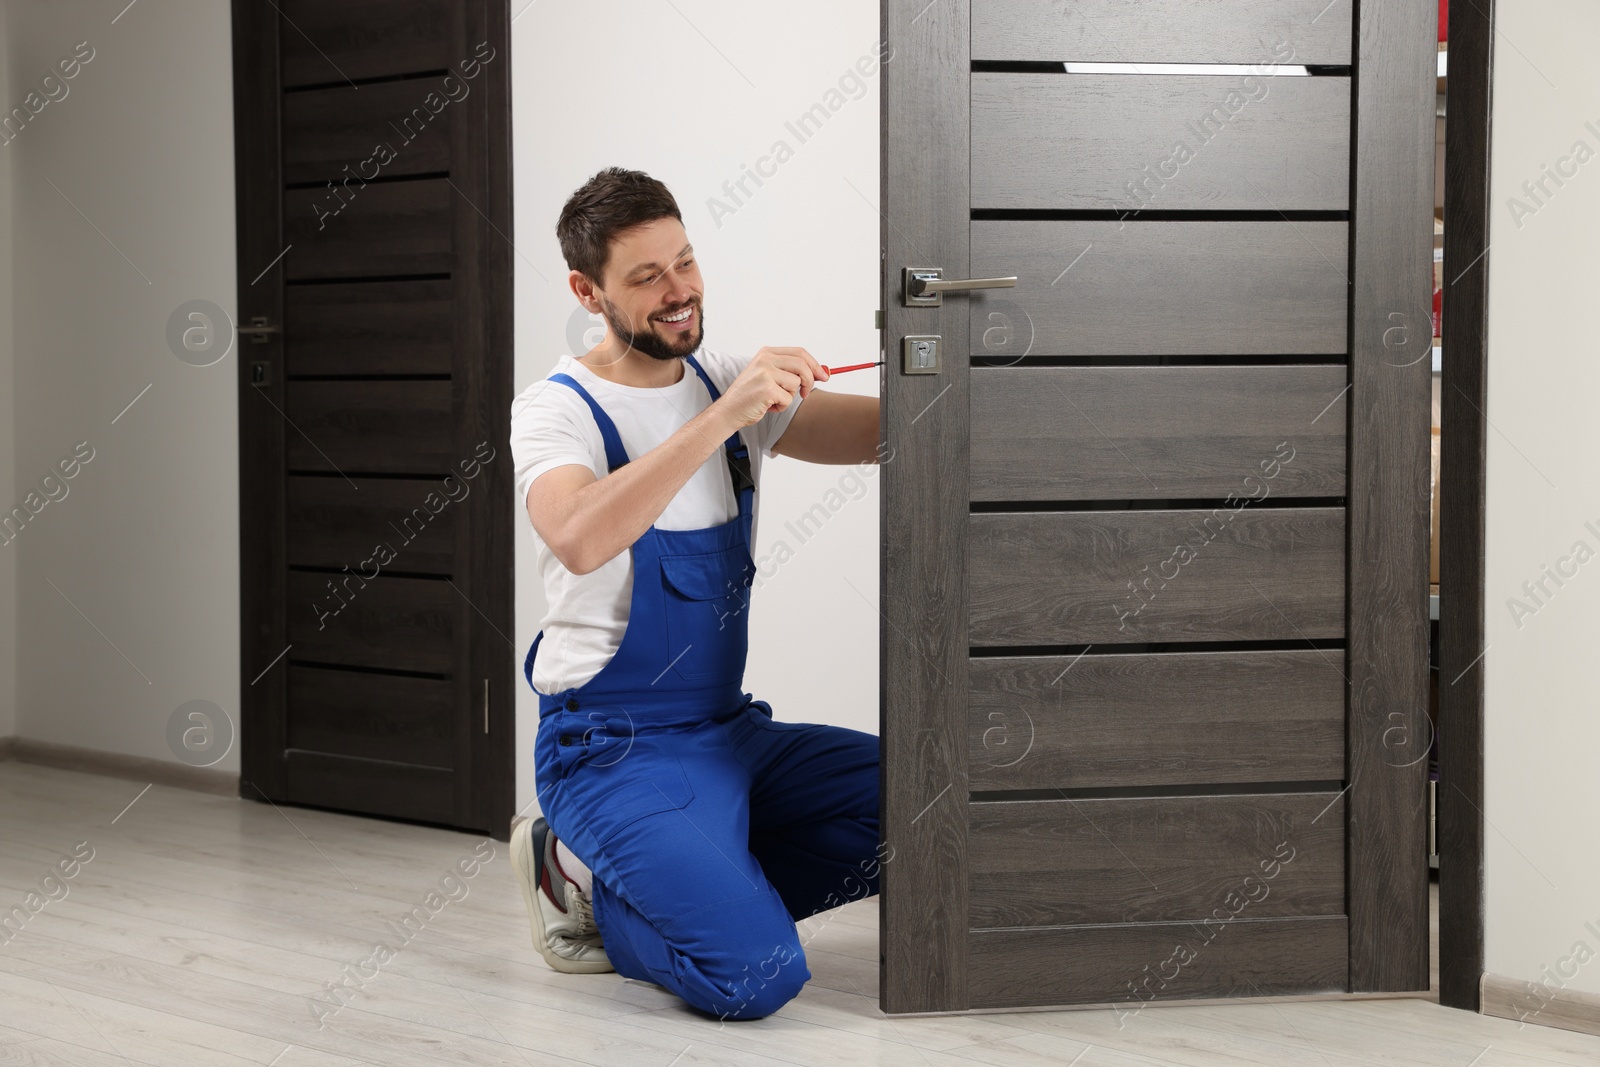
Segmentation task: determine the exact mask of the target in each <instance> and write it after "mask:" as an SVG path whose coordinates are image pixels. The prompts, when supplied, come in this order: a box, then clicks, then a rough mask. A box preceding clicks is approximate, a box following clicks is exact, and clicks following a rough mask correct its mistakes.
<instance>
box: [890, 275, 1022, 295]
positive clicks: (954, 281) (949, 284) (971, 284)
mask: <svg viewBox="0 0 1600 1067" xmlns="http://www.w3.org/2000/svg"><path fill="white" fill-rule="evenodd" d="M1016 284H1017V279H1016V278H949V279H946V278H924V277H920V276H913V277H912V285H911V295H912V296H922V295H924V294H925V293H957V292H961V291H962V290H964V289H1012V288H1015V287H1016Z"/></svg>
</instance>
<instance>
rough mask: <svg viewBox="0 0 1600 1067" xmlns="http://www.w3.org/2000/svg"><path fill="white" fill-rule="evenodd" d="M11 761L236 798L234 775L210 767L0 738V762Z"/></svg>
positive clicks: (235, 776)
mask: <svg viewBox="0 0 1600 1067" xmlns="http://www.w3.org/2000/svg"><path fill="white" fill-rule="evenodd" d="M5 759H13V760H16V761H17V762H18V763H37V764H39V765H41V766H45V767H56V768H59V769H61V770H64V771H82V772H84V773H85V774H98V775H103V776H105V777H108V778H126V779H128V780H130V781H135V782H150V783H154V784H155V785H166V786H173V787H174V788H177V789H192V790H194V791H196V792H200V793H215V794H217V795H219V796H228V797H236V796H238V795H239V775H238V773H237V772H234V771H221V770H217V769H215V768H213V767H190V766H188V765H187V764H183V763H174V762H172V761H170V760H157V759H148V758H146V757H144V756H127V755H123V754H122V753H120V752H100V751H97V750H96V749H92V748H79V747H77V746H76V745H54V744H51V743H49V742H48V741H31V740H29V739H28V738H26V737H0V760H5Z"/></svg>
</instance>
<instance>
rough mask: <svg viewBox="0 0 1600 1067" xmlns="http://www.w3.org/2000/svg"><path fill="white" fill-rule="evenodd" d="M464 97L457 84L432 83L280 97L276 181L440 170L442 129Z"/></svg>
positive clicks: (443, 167) (445, 136)
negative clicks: (279, 154) (278, 174)
mask: <svg viewBox="0 0 1600 1067" xmlns="http://www.w3.org/2000/svg"><path fill="white" fill-rule="evenodd" d="M464 85H465V86H466V88H465V89H463V88H462V87H463V86H464ZM471 91H472V89H471V86H470V85H468V84H467V83H465V82H463V81H462V80H461V79H460V78H459V77H451V78H450V79H449V83H448V84H445V82H444V79H442V78H437V77H435V78H411V79H407V80H405V81H395V82H377V83H375V84H373V85H364V86H362V87H361V88H360V89H356V88H354V87H353V86H350V85H337V86H333V87H332V88H328V89H315V90H311V91H309V92H303V93H286V94H285V95H284V98H283V180H284V181H286V182H328V181H332V182H339V181H342V180H343V179H345V178H349V177H351V176H354V177H356V178H359V179H362V180H365V181H371V180H372V179H374V178H379V177H382V178H396V177H400V176H402V175H407V174H426V173H430V172H442V171H448V170H449V169H450V164H451V162H452V156H453V153H452V152H451V151H450V124H451V122H452V120H453V119H454V118H455V117H456V116H457V115H458V114H460V112H461V110H462V109H461V108H459V107H457V106H456V101H457V100H465V99H467V97H466V96H463V93H464V92H465V93H467V94H470V93H471ZM430 105H431V106H430ZM356 184H358V185H359V182H357V183H356Z"/></svg>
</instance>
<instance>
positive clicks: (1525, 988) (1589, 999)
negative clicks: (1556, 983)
mask: <svg viewBox="0 0 1600 1067" xmlns="http://www.w3.org/2000/svg"><path fill="white" fill-rule="evenodd" d="M1482 996H1483V1001H1482V1003H1483V1014H1485V1015H1493V1016H1495V1017H1496V1018H1499V1019H1511V1020H1512V1021H1514V1022H1521V1023H1534V1024H1537V1025H1539V1026H1553V1027H1556V1028H1557V1029H1560V1030H1573V1031H1576V1032H1577V1033H1580V1034H1594V1035H1600V993H1584V992H1580V991H1578V990H1573V989H1557V988H1554V987H1552V986H1548V985H1544V984H1542V983H1538V982H1524V981H1519V980H1517V979H1515V978H1507V977H1505V976H1504V975H1499V974H1486V975H1484V976H1483V992H1482Z"/></svg>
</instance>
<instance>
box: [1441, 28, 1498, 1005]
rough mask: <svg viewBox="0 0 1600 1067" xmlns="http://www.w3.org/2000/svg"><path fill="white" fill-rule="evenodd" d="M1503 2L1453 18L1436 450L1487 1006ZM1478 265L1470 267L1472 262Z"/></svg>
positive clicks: (1452, 703) (1461, 936) (1465, 933)
mask: <svg viewBox="0 0 1600 1067" xmlns="http://www.w3.org/2000/svg"><path fill="white" fill-rule="evenodd" d="M1495 14H1496V3H1495V0H1477V3H1475V4H1469V5H1466V6H1458V7H1457V9H1456V11H1455V19H1454V21H1453V24H1452V25H1451V27H1450V37H1451V40H1450V53H1451V59H1450V62H1451V65H1452V67H1453V69H1452V70H1451V72H1450V124H1449V128H1448V134H1447V138H1446V145H1445V170H1446V174H1445V201H1446V211H1445V216H1444V220H1445V221H1444V228H1445V242H1444V247H1445V252H1444V273H1445V277H1446V278H1447V279H1450V280H1451V284H1450V287H1449V289H1448V291H1447V294H1446V296H1447V299H1448V300H1449V304H1450V314H1449V315H1448V316H1446V318H1445V322H1444V349H1445V351H1447V352H1449V353H1450V358H1449V361H1448V363H1447V364H1446V366H1445V370H1444V374H1443V379H1444V383H1443V384H1444V389H1443V397H1442V400H1443V412H1442V414H1441V419H1442V423H1441V427H1442V429H1443V431H1444V432H1443V433H1441V434H1440V441H1439V443H1440V448H1441V452H1442V454H1441V456H1440V460H1439V477H1440V479H1441V481H1442V483H1443V484H1442V485H1441V486H1440V488H1439V507H1440V516H1439V537H1440V552H1439V603H1440V605H1441V611H1440V613H1439V675H1440V677H1441V678H1442V679H1444V680H1445V681H1446V682H1448V683H1449V684H1447V685H1441V686H1440V687H1439V722H1440V728H1439V813H1438V814H1439V1003H1441V1004H1446V1005H1449V1006H1450V1007H1452V1008H1460V1009H1463V1010H1465V1011H1477V1010H1478V1009H1479V998H1480V985H1479V980H1480V979H1481V978H1483V977H1484V971H1485V969H1486V964H1485V957H1484V947H1483V938H1484V887H1483V878H1484V868H1483V847H1484V825H1483V789H1484V781H1483V650H1484V647H1485V642H1486V635H1485V628H1484V613H1483V605H1484V574H1483V568H1484V559H1485V558H1486V553H1485V548H1484V545H1485V541H1484V537H1485V531H1484V519H1485V514H1486V512H1485V500H1486V493H1485V486H1484V477H1485V470H1486V463H1487V456H1486V452H1485V448H1486V444H1487V436H1488V426H1487V420H1486V419H1485V416H1484V412H1486V411H1487V410H1488V353H1489V349H1488V336H1489V334H1488V310H1489V270H1488V267H1489V259H1490V257H1491V255H1492V254H1491V253H1489V213H1490V211H1491V210H1492V208H1493V204H1492V202H1491V201H1490V197H1489V192H1490V186H1489V161H1490V150H1491V147H1492V142H1493V133H1492V129H1491V125H1490V91H1491V85H1490V82H1491V78H1490V71H1491V68H1492V64H1493V58H1494V51H1495V39H1494V36H1495V35H1494V18H1495ZM1469 267H1470V268H1471V269H1470V270H1469V269H1468V268H1469Z"/></svg>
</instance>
